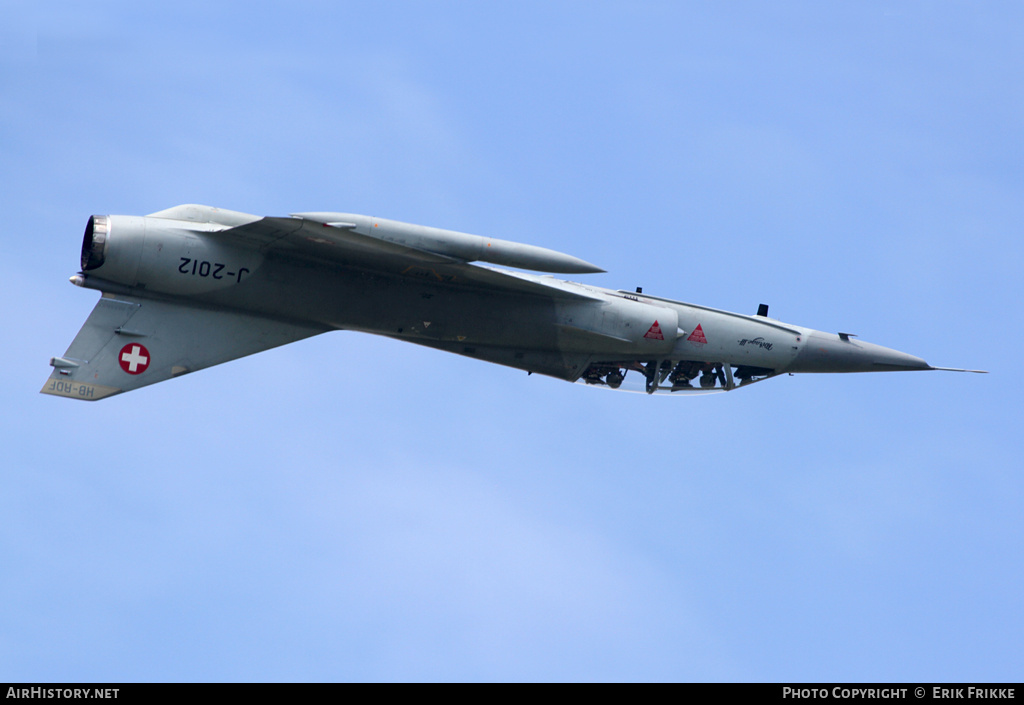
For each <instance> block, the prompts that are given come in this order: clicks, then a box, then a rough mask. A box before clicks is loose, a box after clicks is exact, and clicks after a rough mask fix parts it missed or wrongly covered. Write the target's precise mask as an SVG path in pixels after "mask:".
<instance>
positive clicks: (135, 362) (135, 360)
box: [121, 345, 149, 372]
mask: <svg viewBox="0 0 1024 705" xmlns="http://www.w3.org/2000/svg"><path fill="white" fill-rule="evenodd" d="M141 349H142V348H140V347H139V346H138V345H133V346H132V351H131V352H130V353H121V360H123V361H124V362H127V363H128V371H129V372H135V370H137V369H138V367H139V365H147V364H149V358H148V357H146V356H145V355H140V354H139V350H141Z"/></svg>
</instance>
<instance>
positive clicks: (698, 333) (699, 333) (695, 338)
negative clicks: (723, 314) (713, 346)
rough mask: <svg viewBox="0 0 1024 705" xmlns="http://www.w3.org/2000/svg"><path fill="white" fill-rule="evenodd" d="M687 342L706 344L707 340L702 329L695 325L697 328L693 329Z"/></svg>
mask: <svg viewBox="0 0 1024 705" xmlns="http://www.w3.org/2000/svg"><path fill="white" fill-rule="evenodd" d="M687 340H689V341H690V342H691V343H706V342H708V339H707V338H705V337H704V329H703V328H701V327H700V324H699V323H698V324H697V327H696V328H694V330H693V332H692V333H690V337H689V338H687Z"/></svg>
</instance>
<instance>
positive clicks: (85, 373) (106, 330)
mask: <svg viewBox="0 0 1024 705" xmlns="http://www.w3.org/2000/svg"><path fill="white" fill-rule="evenodd" d="M322 332H324V331H323V329H319V328H309V327H305V326H298V325H294V324H290V323H283V322H281V321H275V320H270V319H266V318H261V317H257V316H251V315H247V314H242V313H236V312H233V311H215V310H211V309H205V308H199V307H196V306H185V305H181V304H170V303H165V302H162V301H153V300H149V299H140V298H134V297H112V296H110V295H104V296H103V298H101V299H100V300H99V302H97V304H96V307H95V308H93V310H92V313H91V314H89V318H88V319H86V321H85V325H83V326H82V329H81V330H80V331H79V332H78V335H77V336H75V339H74V340H73V341H72V342H71V346H70V347H69V348H68V350H67V352H66V353H64V357H59V358H53V359H52V360H51V361H50V364H51V365H52V366H53V368H54V369H53V373H52V374H51V375H50V378H49V379H48V380H47V381H46V384H45V385H44V386H43V388H42V389H41V390H40V392H41V393H43V394H54V395H57V396H62V397H70V398H72V399H84V400H87V401H95V400H97V399H103V398H105V397H109V396H113V395H115V394H120V393H121V392H127V391H131V390H133V389H138V388H139V387H145V386H148V385H150V384H155V383H157V382H163V381H164V380H167V379H170V378H171V377H178V376H180V375H183V374H186V373H188V372H194V371H196V370H201V369H203V368H206V367H212V366H213V365H219V364H220V363H222V362H228V361H229V360H235V359H237V358H240V357H245V356H246V355H252V354H253V353H257V352H260V351H263V350H269V349H270V348H274V347H277V346H279V345H284V344H286V343H291V342H294V341H296V340H302V339H304V338H309V337H311V336H314V335H317V334H319V333H322Z"/></svg>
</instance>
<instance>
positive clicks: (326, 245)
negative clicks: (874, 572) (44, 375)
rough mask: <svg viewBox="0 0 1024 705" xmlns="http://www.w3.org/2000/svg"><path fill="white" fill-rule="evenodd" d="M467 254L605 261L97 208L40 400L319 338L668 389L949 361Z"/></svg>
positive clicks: (515, 247)
mask: <svg viewBox="0 0 1024 705" xmlns="http://www.w3.org/2000/svg"><path fill="white" fill-rule="evenodd" d="M472 261H484V262H490V263H494V264H503V265H507V266H515V267H521V268H531V269H534V270H538V271H548V272H571V273H584V272H597V271H603V270H601V269H599V268H597V267H595V266H594V265H592V264H590V263H588V262H585V261H583V260H581V259H579V258H576V257H572V256H571V255H566V254H563V253H559V252H555V251H553V250H548V249H546V248H541V247H536V246H532V245H525V244H520V243H514V242H509V241H505V240H497V239H493V238H483V237H479V236H476V235H469V234H466V233H456V232H453V231H447V230H440V229H437V228H426V227H424V226H417V225H410V224H405V223H399V222H397V221H391V220H385V219H381V218H372V217H369V216H359V215H354V214H346V213H304V214H296V215H295V216H293V217H289V218H260V217H258V216H253V215H248V214H245V213H238V212H235V211H225V210H222V209H217V208H211V207H208V206H197V205H184V206H177V207H175V208H171V209H167V210H165V211H160V212H158V213H154V214H151V215H149V216H145V217H135V216H93V217H92V218H90V220H89V223H88V226H87V228H86V233H85V237H84V238H83V246H82V272H80V273H79V274H76V275H74V276H73V277H71V281H72V282H73V283H75V284H77V285H79V286H83V287H86V288H91V289H96V290H99V291H101V292H102V293H103V296H102V298H101V299H100V301H99V303H97V305H96V308H95V309H94V310H93V312H92V314H90V316H89V318H88V319H87V321H86V323H85V325H84V326H83V328H82V330H81V331H80V332H79V334H78V336H76V338H75V340H74V341H73V342H72V344H71V346H70V347H69V348H68V351H67V352H66V353H65V354H64V356H63V357H60V358H53V359H51V365H52V366H53V367H54V369H53V372H52V374H51V375H50V378H49V379H48V380H47V383H46V385H44V387H43V389H42V392H43V393H46V394H55V395H58V396H66V397H71V398H77V399H85V400H96V399H101V398H104V397H107V396H111V395H113V394H118V393H121V392H124V391H129V390H131V389H136V388H138V387H142V386H146V385H149V384H153V383H155V382H159V381H163V380H165V379H169V378H171V377H175V376H178V375H181V374H185V373H188V372H193V371H195V370H198V369H202V368H204V367H209V366H212V365H216V364H219V363H221V362H226V361H228V360H232V359H236V358H239V357H242V356H245V355H249V354H252V353H255V352H259V351H261V350H266V349H269V348H271V347H275V346H277V345H282V344H285V343H288V342H292V341H295V340H300V339H302V338H306V337H309V336H312V335H317V334H319V333H322V332H325V331H329V330H355V331H363V332H367V333H374V334H378V335H385V336H389V337H392V338H395V339H399V340H404V341H407V342H411V343H417V344H420V345H426V346H429V347H433V348H437V349H440V350H446V351H449V352H454V353H458V354H461V355H466V356H468V357H474V358H477V359H481V360H486V361H488V362H495V363H499V364H503V365H508V366H511V367H515V368H519V369H522V370H526V371H528V372H531V373H532V372H537V373H540V374H545V375H550V376H553V377H558V378H560V379H564V380H568V381H582V382H586V383H588V384H592V385H595V386H603V387H610V388H623V389H628V388H629V387H630V386H633V387H634V388H635V389H636V390H637V391H645V392H647V393H655V392H659V393H668V394H677V395H686V394H696V393H709V392H718V391H728V390H731V389H734V388H736V387H739V386H745V385H748V384H751V383H753V382H756V381H760V380H762V379H767V378H769V377H773V376H776V375H778V374H782V373H797V372H871V371H892V370H930V369H945V368H933V367H931V366H930V365H928V364H927V363H926V362H925V361H924V360H922V359H920V358H918V357H914V356H912V355H908V354H906V353H902V352H898V351H896V350H890V349H888V348H884V347H881V346H878V345H873V344H871V343H865V342H861V341H857V340H854V339H853V338H852V337H851V336H849V335H847V334H830V333H822V332H820V331H815V330H812V329H809V328H804V327H801V326H795V325H790V324H786V323H781V322H779V321H776V320H773V319H770V318H768V317H767V316H766V315H744V314H737V313H730V312H728V311H721V310H717V309H713V308H708V307H705V306H698V305H694V304H687V303H682V302H679V301H673V300H670V299H663V298H658V297H654V296H647V295H643V294H641V293H633V292H626V291H615V290H610V289H604V288H600V287H594V286H588V285H585V284H580V283H576V282H569V281H563V280H561V279H556V278H554V277H552V276H550V275H537V274H527V273H524V272H512V271H507V270H499V269H495V268H491V267H486V266H481V265H475V264H470V262H472ZM762 313H766V311H762ZM624 383H625V384H624Z"/></svg>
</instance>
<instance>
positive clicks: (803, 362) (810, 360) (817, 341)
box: [789, 331, 931, 372]
mask: <svg viewBox="0 0 1024 705" xmlns="http://www.w3.org/2000/svg"><path fill="white" fill-rule="evenodd" d="M929 369H931V366H930V365H929V364H928V363H927V362H925V361H924V360H922V359H921V358H919V357H916V356H914V355H908V354H907V353H904V352H900V351H899V350H893V349H892V348H885V347H882V346H881V345H875V344H874V343H865V342H863V341H860V340H854V339H853V338H847V339H844V338H841V337H839V336H838V335H834V334H831V333H819V332H817V331H815V332H814V333H811V335H810V336H809V337H808V338H807V341H806V342H805V343H804V346H803V348H802V349H801V350H800V352H799V353H798V354H797V356H796V359H795V360H794V361H793V365H792V366H791V367H790V369H789V371H790V372H891V371H905V370H929Z"/></svg>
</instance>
